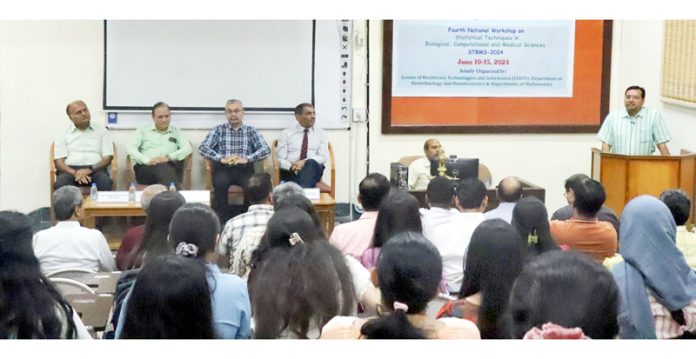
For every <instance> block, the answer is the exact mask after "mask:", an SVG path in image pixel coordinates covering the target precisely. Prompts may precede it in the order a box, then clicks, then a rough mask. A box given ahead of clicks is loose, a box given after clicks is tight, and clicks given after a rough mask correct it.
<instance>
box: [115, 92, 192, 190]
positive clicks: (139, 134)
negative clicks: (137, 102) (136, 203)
mask: <svg viewBox="0 0 696 359" xmlns="http://www.w3.org/2000/svg"><path fill="white" fill-rule="evenodd" d="M152 120H153V123H152V124H149V125H144V126H141V127H140V128H138V130H137V131H136V132H135V138H134V139H133V141H132V142H131V143H130V145H129V146H128V154H129V155H130V156H131V158H133V160H134V161H135V166H133V169H134V170H135V179H136V181H137V182H138V183H140V184H147V185H150V184H157V183H159V184H162V185H165V186H169V184H170V183H175V184H176V187H177V188H181V181H182V175H183V169H184V159H185V158H186V157H187V156H188V155H190V154H191V144H190V143H189V141H188V140H187V139H186V137H184V134H183V133H182V132H181V130H179V129H178V128H176V127H174V126H171V125H170V122H171V111H170V110H169V105H167V104H166V103H164V102H158V103H156V104H155V105H154V106H153V107H152Z"/></svg>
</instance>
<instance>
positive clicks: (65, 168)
mask: <svg viewBox="0 0 696 359" xmlns="http://www.w3.org/2000/svg"><path fill="white" fill-rule="evenodd" d="M65 112H66V113H67V114H68V117H69V118H70V120H71V121H72V123H73V124H72V125H70V126H69V127H68V129H67V131H66V132H65V134H63V135H62V136H61V138H59V139H58V140H56V141H55V145H54V149H53V151H54V156H55V164H56V169H57V170H58V175H57V178H56V183H55V185H54V189H58V188H60V187H63V186H67V185H75V186H85V185H89V184H90V182H94V183H96V184H97V188H98V189H99V190H100V191H110V190H111V189H112V185H113V181H112V180H111V177H109V173H108V172H106V168H107V167H108V166H109V164H111V159H112V158H113V155H114V153H113V151H114V149H113V142H112V141H111V136H110V135H109V132H108V131H107V130H106V128H105V127H104V126H98V125H93V124H91V123H90V114H89V109H87V105H85V103H84V102H83V101H81V100H77V101H74V102H71V103H70V104H68V107H67V108H66V109H65Z"/></svg>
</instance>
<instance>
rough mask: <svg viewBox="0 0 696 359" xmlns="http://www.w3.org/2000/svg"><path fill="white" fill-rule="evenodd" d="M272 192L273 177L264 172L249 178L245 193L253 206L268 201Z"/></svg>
mask: <svg viewBox="0 0 696 359" xmlns="http://www.w3.org/2000/svg"><path fill="white" fill-rule="evenodd" d="M272 190H273V184H272V183H271V175H270V174H268V173H265V172H263V173H255V174H253V175H252V176H251V177H249V180H248V181H247V184H246V188H245V190H244V193H245V194H246V197H247V199H248V200H249V202H250V203H251V204H260V203H264V202H265V201H266V200H267V199H268V195H269V194H270V193H271V191H272Z"/></svg>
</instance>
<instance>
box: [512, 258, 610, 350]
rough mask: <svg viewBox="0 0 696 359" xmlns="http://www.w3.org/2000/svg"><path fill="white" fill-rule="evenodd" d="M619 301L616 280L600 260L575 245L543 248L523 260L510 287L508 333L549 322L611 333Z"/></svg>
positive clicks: (517, 334) (597, 335) (602, 335)
mask: <svg viewBox="0 0 696 359" xmlns="http://www.w3.org/2000/svg"><path fill="white" fill-rule="evenodd" d="M618 305H619V291H618V288H617V286H616V282H615V281H614V278H613V276H612V275H611V273H609V271H607V270H606V269H605V268H604V267H603V266H602V265H601V264H599V263H596V262H595V261H594V260H593V259H592V258H590V257H588V256H587V255H585V254H582V253H580V252H575V251H570V252H563V251H553V252H549V253H545V254H543V255H540V256H539V257H537V258H536V260H535V261H533V262H531V263H529V264H528V265H527V266H525V268H524V270H523V271H522V273H521V274H520V276H519V277H518V278H517V281H516V282H515V285H514V286H513V288H512V292H511V293H510V305H509V313H510V315H511V323H512V337H513V338H522V337H523V336H524V334H525V333H526V332H527V331H529V330H530V329H531V328H532V327H537V328H541V326H542V325H543V324H545V323H549V322H551V323H555V324H558V325H560V326H563V327H567V328H572V327H580V328H582V330H583V332H584V333H585V335H586V336H588V337H590V338H593V339H612V338H614V337H616V335H617V334H618V333H619V325H618V321H617V315H618Z"/></svg>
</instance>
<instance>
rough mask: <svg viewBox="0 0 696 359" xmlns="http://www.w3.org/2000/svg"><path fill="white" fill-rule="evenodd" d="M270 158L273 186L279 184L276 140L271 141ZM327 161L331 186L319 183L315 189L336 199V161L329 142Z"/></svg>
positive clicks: (322, 182)
mask: <svg viewBox="0 0 696 359" xmlns="http://www.w3.org/2000/svg"><path fill="white" fill-rule="evenodd" d="M271 156H272V158H273V186H277V185H278V184H280V160H278V140H275V141H273V145H272V147H271ZM329 157H330V158H329V161H330V165H329V166H330V167H329V168H330V171H331V185H330V186H329V185H328V184H326V183H324V181H319V182H318V183H317V187H316V188H319V192H321V193H328V194H329V195H330V196H331V198H334V199H335V198H336V161H335V160H334V151H333V146H332V145H331V142H329Z"/></svg>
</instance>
